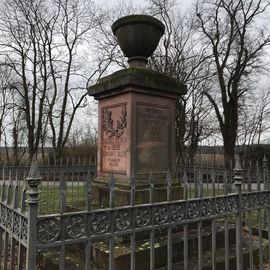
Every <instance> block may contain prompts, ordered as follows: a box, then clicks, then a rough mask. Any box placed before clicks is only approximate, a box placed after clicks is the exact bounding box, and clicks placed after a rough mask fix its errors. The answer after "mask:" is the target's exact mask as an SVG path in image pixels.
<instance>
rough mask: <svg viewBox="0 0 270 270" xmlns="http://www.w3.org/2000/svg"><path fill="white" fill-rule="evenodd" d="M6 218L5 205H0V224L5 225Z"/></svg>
mask: <svg viewBox="0 0 270 270" xmlns="http://www.w3.org/2000/svg"><path fill="white" fill-rule="evenodd" d="M6 218H7V207H5V206H4V205H1V217H0V221H1V225H2V226H6Z"/></svg>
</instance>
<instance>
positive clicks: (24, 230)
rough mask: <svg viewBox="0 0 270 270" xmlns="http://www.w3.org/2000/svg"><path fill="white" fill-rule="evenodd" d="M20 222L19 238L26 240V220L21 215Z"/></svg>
mask: <svg viewBox="0 0 270 270" xmlns="http://www.w3.org/2000/svg"><path fill="white" fill-rule="evenodd" d="M21 222H22V223H21V240H23V241H27V229H28V221H27V219H26V218H25V217H22V220H21Z"/></svg>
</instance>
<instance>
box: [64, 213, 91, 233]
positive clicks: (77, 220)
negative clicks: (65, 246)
mask: <svg viewBox="0 0 270 270" xmlns="http://www.w3.org/2000/svg"><path fill="white" fill-rule="evenodd" d="M66 235H67V236H68V237H70V238H79V237H82V236H85V235H86V216H85V215H75V216H69V217H68V218H67V220H66Z"/></svg>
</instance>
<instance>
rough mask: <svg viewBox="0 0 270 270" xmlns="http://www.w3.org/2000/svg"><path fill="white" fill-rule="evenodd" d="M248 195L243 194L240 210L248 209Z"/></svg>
mask: <svg viewBox="0 0 270 270" xmlns="http://www.w3.org/2000/svg"><path fill="white" fill-rule="evenodd" d="M249 199H250V195H249V194H243V195H242V208H243V209H249V208H250V200H249Z"/></svg>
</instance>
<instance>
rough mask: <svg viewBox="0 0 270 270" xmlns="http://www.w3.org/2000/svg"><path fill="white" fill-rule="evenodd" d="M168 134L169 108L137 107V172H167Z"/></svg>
mask: <svg viewBox="0 0 270 270" xmlns="http://www.w3.org/2000/svg"><path fill="white" fill-rule="evenodd" d="M170 134H171V132H170V110H169V108H166V107H159V106H155V105H145V104H138V105H137V168H138V170H139V172H147V173H148V172H149V171H150V170H152V171H166V170H168V168H169V162H170V157H169V154H170V144H169V141H170Z"/></svg>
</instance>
